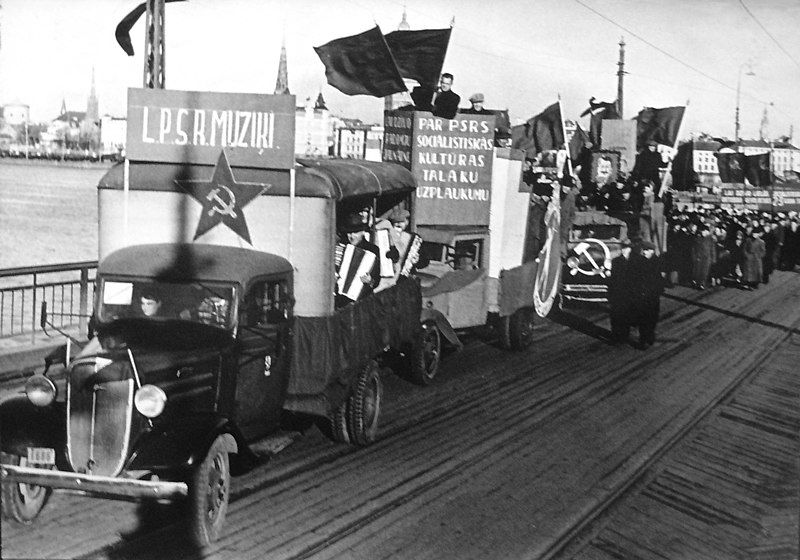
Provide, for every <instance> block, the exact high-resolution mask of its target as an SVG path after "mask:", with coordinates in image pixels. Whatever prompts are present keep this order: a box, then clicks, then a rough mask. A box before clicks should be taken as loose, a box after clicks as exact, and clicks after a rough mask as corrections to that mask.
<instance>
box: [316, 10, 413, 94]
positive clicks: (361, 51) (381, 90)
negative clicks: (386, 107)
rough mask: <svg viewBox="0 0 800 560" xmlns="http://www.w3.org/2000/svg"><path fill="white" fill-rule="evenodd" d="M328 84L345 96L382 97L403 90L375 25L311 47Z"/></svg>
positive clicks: (396, 71)
mask: <svg viewBox="0 0 800 560" xmlns="http://www.w3.org/2000/svg"><path fill="white" fill-rule="evenodd" d="M314 50H315V51H316V53H317V55H318V56H319V58H320V60H321V61H322V64H324V65H325V76H326V77H327V79H328V83H329V84H330V85H332V86H333V87H335V88H336V89H338V90H339V91H341V92H342V93H344V94H346V95H372V96H374V97H385V96H387V95H391V94H393V93H397V92H400V91H406V86H405V84H404V83H403V78H402V76H401V75H400V71H399V70H398V69H397V64H395V61H394V57H393V56H392V53H391V51H390V50H389V47H388V45H387V44H386V39H384V37H383V33H381V29H380V27H378V26H377V25H376V26H375V27H373V28H372V29H370V30H369V31H365V32H364V33H359V34H358V35H351V36H350V37H342V38H341V39H334V40H333V41H330V42H329V43H325V44H324V45H322V46H320V47H314Z"/></svg>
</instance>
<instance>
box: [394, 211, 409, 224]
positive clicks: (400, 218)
mask: <svg viewBox="0 0 800 560" xmlns="http://www.w3.org/2000/svg"><path fill="white" fill-rule="evenodd" d="M410 217H411V212H409V211H408V210H406V209H405V208H395V209H394V210H392V213H391V214H389V221H390V222H392V223H393V224H398V223H400V222H405V221H408V219H409V218H410Z"/></svg>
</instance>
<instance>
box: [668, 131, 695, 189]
mask: <svg viewBox="0 0 800 560" xmlns="http://www.w3.org/2000/svg"><path fill="white" fill-rule="evenodd" d="M696 180H697V174H696V173H695V172H694V142H691V141H689V142H684V143H683V144H681V145H680V146H678V152H677V153H676V154H675V157H674V158H673V159H672V188H673V189H675V190H676V191H693V190H694V185H695V181H696Z"/></svg>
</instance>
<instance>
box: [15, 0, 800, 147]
mask: <svg viewBox="0 0 800 560" xmlns="http://www.w3.org/2000/svg"><path fill="white" fill-rule="evenodd" d="M0 2H1V3H2V9H0V37H1V39H0V40H1V41H2V43H1V44H0V103H2V104H6V103H15V102H22V103H26V104H28V105H30V107H31V117H32V119H34V120H47V119H51V118H54V117H55V116H57V115H58V111H59V109H60V107H61V100H62V98H63V99H65V100H66V104H67V108H68V109H70V110H77V111H85V110H86V99H87V96H88V94H89V89H90V85H91V77H92V69H93V68H94V70H95V74H96V86H97V94H98V97H99V100H100V111H101V113H110V114H112V115H115V116H124V114H125V105H126V90H127V88H128V87H141V84H142V51H143V45H144V17H142V18H141V20H140V21H139V22H138V23H137V25H136V26H135V27H134V28H133V31H132V40H133V46H134V49H135V51H136V54H135V56H133V57H128V56H126V55H125V53H124V52H123V51H122V49H121V48H120V47H119V46H118V45H117V44H116V41H115V39H114V29H115V27H116V25H117V23H118V22H119V20H120V19H122V17H123V16H124V15H125V14H126V13H127V12H128V11H130V10H131V9H133V8H134V7H135V6H136V4H137V3H138V1H137V0H0ZM404 7H405V10H406V13H407V16H408V22H409V24H410V25H411V29H436V28H445V27H448V26H449V25H450V23H451V20H453V19H454V28H453V33H452V37H451V41H450V47H449V50H448V52H447V57H446V59H445V71H449V72H451V73H453V74H454V75H455V82H454V84H453V90H454V91H456V92H457V93H459V94H460V95H461V96H462V105H463V106H468V105H469V104H468V102H467V98H468V97H469V95H470V94H472V93H475V92H482V93H484V95H485V96H486V105H487V106H488V107H489V108H507V109H509V111H510V114H511V119H512V122H518V121H521V120H523V119H527V118H529V117H531V116H533V115H534V114H536V113H537V112H539V111H541V110H542V109H543V108H544V107H545V106H547V105H548V104H550V103H553V102H555V101H556V99H557V97H558V95H559V94H560V95H561V98H562V103H563V106H564V113H565V117H567V118H577V117H578V115H579V114H580V113H581V112H582V111H583V109H585V108H586V107H587V105H588V103H587V101H588V99H589V97H592V96H594V97H596V98H597V99H598V100H602V101H613V100H614V99H615V97H616V90H617V77H616V71H617V66H616V65H617V60H618V56H619V45H618V42H619V40H620V38H622V37H624V39H625V42H626V45H627V46H626V50H625V70H626V72H627V73H628V75H627V76H626V77H625V90H624V115H623V116H624V117H625V118H632V117H634V116H635V115H636V113H637V112H638V111H639V110H640V109H641V108H642V107H643V106H650V107H667V106H672V105H684V104H685V103H686V101H687V99H688V100H690V105H689V108H688V110H687V112H686V119H685V122H684V128H683V133H682V134H681V136H682V137H688V136H689V134H690V133H697V132H701V131H705V132H709V133H711V134H714V135H721V136H728V137H732V136H733V134H734V112H735V107H736V85H737V79H738V77H739V76H740V75H741V76H742V77H741V102H740V107H741V123H742V129H741V136H742V137H745V138H751V137H758V134H759V127H760V123H761V119H762V116H763V112H764V108H765V107H766V106H767V105H768V104H769V103H773V105H772V106H771V107H769V129H768V132H769V135H770V136H771V137H778V136H781V135H786V134H789V128H790V126H791V125H794V132H795V140H797V138H798V136H800V33H798V30H799V29H800V1H798V0H702V1H700V0H669V1H666V0H661V1H654V0H493V1H485V0H484V1H479V0H397V1H395V0H292V1H288V0H287V1H278V0H187V1H186V2H183V3H173V4H169V5H167V8H166V11H167V14H166V84H167V87H168V88H170V89H183V90H198V91H237V92H249V93H272V92H273V91H274V89H275V80H276V77H277V69H278V60H279V56H280V47H281V42H282V40H284V38H285V42H286V49H287V53H288V63H289V87H290V89H291V91H292V93H293V94H295V95H296V96H297V98H298V104H301V103H302V102H303V101H304V100H305V99H306V98H307V97H312V98H316V96H317V94H318V93H319V92H320V91H322V94H323V96H324V97H325V99H326V101H327V104H328V108H329V109H330V110H331V111H332V112H333V113H334V114H336V115H340V116H347V117H358V118H361V119H363V120H365V121H367V122H379V121H380V120H381V119H382V116H381V115H382V110H383V103H382V101H381V100H378V99H375V98H372V97H368V96H355V97H348V96H345V95H343V94H341V93H339V92H338V91H337V90H335V89H333V88H332V87H330V86H328V85H327V83H326V81H325V73H324V67H323V65H322V63H321V62H320V60H319V58H318V57H317V55H316V53H315V52H314V50H313V48H312V47H314V46H319V45H322V44H323V43H326V42H328V41H330V40H332V39H335V38H338V37H344V36H347V35H353V34H356V33H361V32H363V31H366V30H367V29H370V28H371V27H373V26H374V25H375V24H376V23H377V24H378V25H380V27H381V29H382V31H383V32H384V33H389V32H390V31H393V30H395V29H397V26H398V24H399V22H400V19H401V17H402V14H403V10H404ZM748 64H750V65H751V66H748ZM749 69H752V73H753V74H754V75H753V76H749V75H747V74H748V70H749ZM582 122H585V121H582Z"/></svg>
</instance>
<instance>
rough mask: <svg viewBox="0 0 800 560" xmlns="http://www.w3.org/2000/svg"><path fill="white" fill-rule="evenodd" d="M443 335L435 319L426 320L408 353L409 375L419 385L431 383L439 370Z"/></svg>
mask: <svg viewBox="0 0 800 560" xmlns="http://www.w3.org/2000/svg"><path fill="white" fill-rule="evenodd" d="M441 356H442V335H441V334H440V333H439V328H438V327H437V326H436V323H435V322H434V321H425V322H424V323H422V325H421V328H420V334H419V337H418V339H417V340H416V342H415V343H414V346H413V347H412V348H411V352H410V353H409V355H408V362H409V363H408V377H409V380H410V381H411V382H412V383H416V384H417V385H429V384H430V383H431V381H433V378H434V377H436V374H437V373H438V372H439V362H440V360H441Z"/></svg>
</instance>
